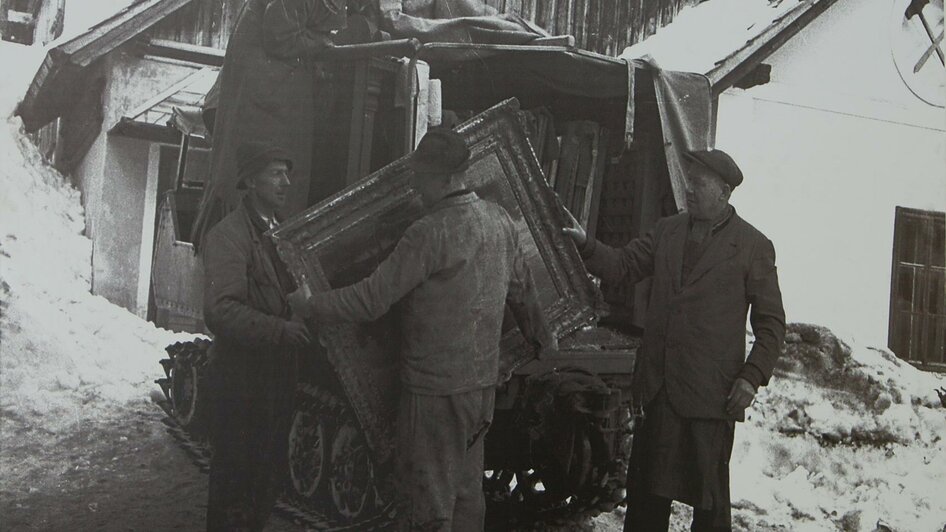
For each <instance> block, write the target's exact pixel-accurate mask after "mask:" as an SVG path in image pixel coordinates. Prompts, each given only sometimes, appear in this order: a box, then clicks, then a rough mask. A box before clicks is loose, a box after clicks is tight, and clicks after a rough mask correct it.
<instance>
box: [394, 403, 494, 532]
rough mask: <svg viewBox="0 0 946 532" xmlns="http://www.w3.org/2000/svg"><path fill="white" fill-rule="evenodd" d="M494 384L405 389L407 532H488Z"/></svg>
mask: <svg viewBox="0 0 946 532" xmlns="http://www.w3.org/2000/svg"><path fill="white" fill-rule="evenodd" d="M495 397H496V391H495V389H494V388H488V389H484V390H475V391H472V392H466V393H460V394H455V395H446V396H435V395H421V394H416V393H412V392H410V391H407V390H404V391H403V392H402V394H401V399H400V404H399V405H398V431H397V432H398V434H397V473H398V475H397V476H398V497H399V506H398V523H399V530H401V531H421V530H422V531H446V532H450V531H453V532H463V531H482V530H483V526H484V517H485V512H486V501H485V499H484V497H483V440H484V438H485V436H486V430H487V429H488V428H489V424H490V423H491V421H492V418H493V405H494V401H495Z"/></svg>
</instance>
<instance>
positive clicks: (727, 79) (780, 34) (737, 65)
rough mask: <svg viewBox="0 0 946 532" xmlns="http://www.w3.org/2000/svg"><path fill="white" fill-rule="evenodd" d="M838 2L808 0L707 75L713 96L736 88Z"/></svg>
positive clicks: (725, 59)
mask: <svg viewBox="0 0 946 532" xmlns="http://www.w3.org/2000/svg"><path fill="white" fill-rule="evenodd" d="M835 2H837V0H807V1H806V2H805V3H804V4H800V5H799V7H798V8H797V9H793V10H791V11H789V12H788V13H786V14H785V15H783V16H782V17H781V19H780V20H778V22H777V23H776V24H773V25H772V26H771V27H770V28H768V29H767V30H766V31H764V32H762V33H760V34H759V35H757V36H756V37H755V38H753V39H751V40H749V41H748V42H747V43H746V45H745V46H743V47H742V48H740V49H738V50H736V51H735V52H733V53H732V54H730V55H729V56H727V57H725V58H724V59H722V60H721V61H719V62H718V63H716V66H715V67H713V68H712V69H711V70H710V71H709V72H707V73H706V76H707V77H708V78H709V79H710V82H711V83H712V86H713V96H718V95H719V94H720V93H722V92H723V91H725V90H726V89H728V88H730V87H732V86H733V84H735V83H736V82H737V81H739V79H740V78H742V77H743V76H745V75H746V74H748V73H749V72H750V71H751V70H752V69H754V68H755V67H757V66H758V65H759V64H760V63H762V61H765V59H766V58H768V57H769V56H771V55H772V54H773V53H775V51H776V50H778V49H779V48H781V47H782V45H783V44H785V43H786V42H788V41H789V40H790V39H791V38H792V37H794V36H795V35H797V34H798V33H799V32H800V31H801V30H803V29H805V28H806V27H807V26H808V24H810V23H811V22H812V21H813V20H815V19H816V18H818V16H820V15H821V14H822V13H824V12H825V11H827V9H828V8H829V7H831V6H832V5H834V4H835Z"/></svg>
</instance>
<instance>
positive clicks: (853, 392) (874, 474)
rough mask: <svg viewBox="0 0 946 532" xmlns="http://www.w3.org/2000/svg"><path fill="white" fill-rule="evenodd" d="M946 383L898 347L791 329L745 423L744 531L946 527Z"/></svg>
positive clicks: (740, 510) (738, 489)
mask: <svg viewBox="0 0 946 532" xmlns="http://www.w3.org/2000/svg"><path fill="white" fill-rule="evenodd" d="M944 385H946V379H943V378H942V377H941V376H938V375H934V374H930V373H925V372H922V371H919V370H917V369H916V368H914V367H912V366H910V365H909V364H907V363H905V362H902V361H901V360H899V359H897V358H896V357H895V356H894V355H892V354H890V353H889V352H887V351H883V350H878V349H873V348H862V347H855V348H853V349H852V348H851V347H849V346H848V345H846V344H845V343H843V342H841V341H840V340H838V339H837V338H835V337H834V336H833V335H832V334H831V333H830V332H829V331H828V330H827V329H824V328H821V327H817V326H811V325H792V326H791V327H790V332H789V334H788V336H787V338H786V347H785V354H784V355H783V357H782V359H781V360H780V362H779V367H778V368H777V369H776V375H775V377H774V378H773V379H772V382H771V384H770V385H769V386H768V387H766V388H762V389H761V390H760V391H759V395H758V397H757V400H756V403H755V405H754V406H753V407H752V409H751V410H750V416H749V419H748V420H747V422H746V423H743V424H740V425H738V426H737V428H736V443H735V446H734V449H733V457H732V465H731V467H732V469H731V474H732V500H733V507H734V511H733V518H734V525H735V526H736V527H737V528H739V529H747V530H758V529H773V528H779V527H784V528H785V529H789V530H865V531H873V530H875V529H877V528H878V526H879V525H883V526H887V527H889V529H891V530H900V531H931V532H932V531H939V530H943V528H944V525H946V497H944V496H943V486H946V439H944V438H946V409H944V408H943V405H942V404H941V402H940V399H939V397H938V395H937V394H936V391H935V390H936V389H937V388H939V387H942V386H944ZM881 530H882V528H881Z"/></svg>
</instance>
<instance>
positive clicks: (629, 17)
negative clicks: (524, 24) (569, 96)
mask: <svg viewBox="0 0 946 532" xmlns="http://www.w3.org/2000/svg"><path fill="white" fill-rule="evenodd" d="M700 1H701V0H486V3H487V4H489V5H491V6H493V7H495V8H496V9H498V10H500V11H503V12H506V13H515V14H518V15H519V16H521V17H522V18H525V19H527V20H531V21H532V22H535V23H536V24H538V25H539V26H541V27H543V28H545V30H546V31H548V32H549V33H551V34H553V35H573V36H574V37H575V41H576V44H577V45H578V47H579V48H583V49H585V50H591V51H593V52H598V53H600V54H604V55H610V56H615V55H619V54H620V53H621V52H623V51H624V48H626V47H628V46H630V45H632V44H636V43H638V42H640V41H642V40H643V39H646V38H647V37H649V36H651V35H653V34H654V32H655V31H656V30H657V28H660V27H662V26H665V25H667V24H669V23H670V21H671V20H673V17H674V16H676V14H677V13H679V12H680V9H682V8H683V7H685V6H688V5H694V4H698V3H700Z"/></svg>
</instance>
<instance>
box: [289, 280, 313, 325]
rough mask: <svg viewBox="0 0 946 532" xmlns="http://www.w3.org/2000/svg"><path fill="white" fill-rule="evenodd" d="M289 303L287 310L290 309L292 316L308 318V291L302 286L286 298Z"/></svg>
mask: <svg viewBox="0 0 946 532" xmlns="http://www.w3.org/2000/svg"><path fill="white" fill-rule="evenodd" d="M286 301H288V302H289V308H291V309H292V315H293V316H301V317H303V318H307V317H309V290H308V289H307V287H305V286H302V287H300V288H299V289H297V290H296V291H295V292H293V293H291V294H289V295H288V296H286Z"/></svg>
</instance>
